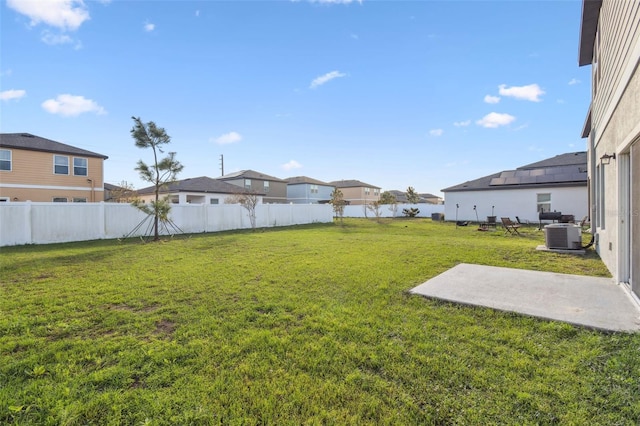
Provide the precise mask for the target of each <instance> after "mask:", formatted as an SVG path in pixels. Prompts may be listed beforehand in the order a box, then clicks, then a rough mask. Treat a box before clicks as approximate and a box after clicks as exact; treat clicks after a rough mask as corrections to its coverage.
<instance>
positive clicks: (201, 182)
mask: <svg viewBox="0 0 640 426" xmlns="http://www.w3.org/2000/svg"><path fill="white" fill-rule="evenodd" d="M154 191H155V186H149V187H146V188H142V189H139V190H138V194H142V195H144V194H153V192H154ZM160 192H162V193H167V192H202V193H219V194H243V193H246V192H248V191H247V190H246V189H244V188H243V187H241V186H238V185H233V184H230V183H227V182H222V181H220V180H218V179H213V178H210V177H207V176H200V177H196V178H188V179H182V180H177V181H175V182H172V183H170V184H168V185H166V186H165V187H163V188H162V190H161V191H160ZM258 195H263V194H262V193H258Z"/></svg>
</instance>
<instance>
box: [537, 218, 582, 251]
mask: <svg viewBox="0 0 640 426" xmlns="http://www.w3.org/2000/svg"><path fill="white" fill-rule="evenodd" d="M544 237H545V245H546V246H547V248H550V249H564V250H579V249H581V248H582V235H581V228H580V226H579V225H574V224H572V223H552V224H549V225H546V226H545V227H544Z"/></svg>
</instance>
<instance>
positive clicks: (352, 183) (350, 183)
mask: <svg viewBox="0 0 640 426" xmlns="http://www.w3.org/2000/svg"><path fill="white" fill-rule="evenodd" d="M329 185H333V186H335V187H336V188H359V187H362V188H377V189H380V187H379V186H375V185H370V184H368V183H364V182H360V181H359V180H355V179H351V180H334V181H332V182H329Z"/></svg>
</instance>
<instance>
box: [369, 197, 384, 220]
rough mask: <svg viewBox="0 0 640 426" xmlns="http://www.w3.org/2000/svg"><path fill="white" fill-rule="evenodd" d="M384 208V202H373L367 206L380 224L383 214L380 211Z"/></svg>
mask: <svg viewBox="0 0 640 426" xmlns="http://www.w3.org/2000/svg"><path fill="white" fill-rule="evenodd" d="M381 206H382V202H380V201H379V200H378V201H372V202H370V203H369V204H367V210H369V211H370V212H371V213H373V215H374V216H375V217H376V221H378V222H380V217H381V216H382V212H381V211H380V207H381Z"/></svg>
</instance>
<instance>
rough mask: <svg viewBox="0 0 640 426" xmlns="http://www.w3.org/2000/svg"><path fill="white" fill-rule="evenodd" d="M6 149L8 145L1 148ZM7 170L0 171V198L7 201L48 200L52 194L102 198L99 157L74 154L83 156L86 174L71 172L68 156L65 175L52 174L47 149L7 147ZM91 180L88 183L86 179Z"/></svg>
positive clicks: (52, 155) (101, 161)
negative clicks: (8, 152)
mask: <svg viewBox="0 0 640 426" xmlns="http://www.w3.org/2000/svg"><path fill="white" fill-rule="evenodd" d="M2 149H8V148H2ZM9 150H10V151H11V171H0V197H7V198H9V199H10V200H11V201H13V200H14V199H17V200H18V201H26V200H30V201H43V202H48V201H52V200H53V197H61V198H67V199H68V200H69V201H72V200H73V198H86V199H87V201H88V202H91V201H96V202H98V201H103V199H104V196H103V190H102V188H103V186H104V182H103V176H104V174H103V163H104V160H103V159H101V158H92V157H83V156H75V157H76V158H85V159H87V169H88V170H87V176H75V175H74V174H73V158H74V156H72V155H65V157H68V158H69V174H68V175H58V174H54V172H53V170H54V167H53V158H54V155H61V154H52V153H48V152H38V151H28V150H21V149H13V148H11V149H9ZM88 179H91V182H89V181H88Z"/></svg>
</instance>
